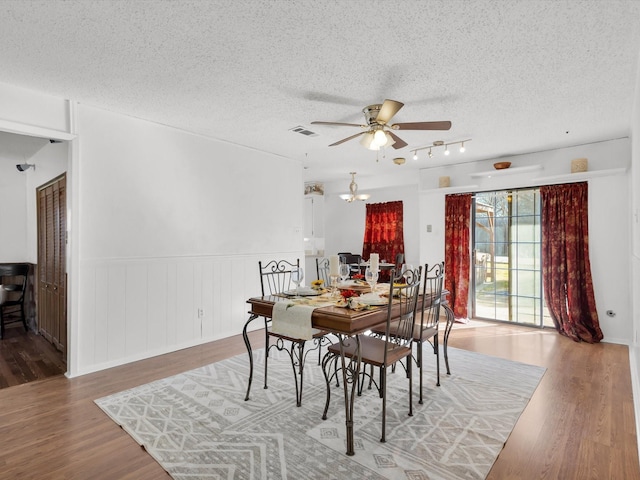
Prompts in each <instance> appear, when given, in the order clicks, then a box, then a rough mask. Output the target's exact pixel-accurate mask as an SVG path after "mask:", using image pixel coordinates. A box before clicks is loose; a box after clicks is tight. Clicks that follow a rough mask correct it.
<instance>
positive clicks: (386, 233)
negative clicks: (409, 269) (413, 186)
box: [362, 201, 404, 280]
mask: <svg viewBox="0 0 640 480" xmlns="http://www.w3.org/2000/svg"><path fill="white" fill-rule="evenodd" d="M372 253H377V254H378V255H379V256H380V261H382V260H385V261H387V262H390V263H395V261H396V254H398V253H404V223H403V219H402V201H397V202H387V203H368V204H367V215H366V219H365V227H364V242H363V245H362V258H363V259H364V260H368V259H369V255H371V254H372ZM384 273H385V272H380V274H381V277H380V280H384V279H383V278H382V276H383V274H384Z"/></svg>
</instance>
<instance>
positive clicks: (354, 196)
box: [340, 172, 371, 203]
mask: <svg viewBox="0 0 640 480" xmlns="http://www.w3.org/2000/svg"><path fill="white" fill-rule="evenodd" d="M349 174H350V175H351V183H350V184H349V193H343V194H342V195H340V198H341V199H343V200H344V201H346V202H349V203H351V202H353V201H354V200H360V201H365V200H368V199H369V197H371V195H368V194H358V184H357V183H356V172H349Z"/></svg>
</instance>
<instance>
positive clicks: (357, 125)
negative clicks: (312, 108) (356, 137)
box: [311, 122, 366, 128]
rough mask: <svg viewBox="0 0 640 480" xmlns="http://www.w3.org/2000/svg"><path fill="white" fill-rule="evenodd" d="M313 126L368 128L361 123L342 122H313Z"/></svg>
mask: <svg viewBox="0 0 640 480" xmlns="http://www.w3.org/2000/svg"><path fill="white" fill-rule="evenodd" d="M311 125H342V126H345V127H361V128H366V125H360V124H359V123H342V122H311Z"/></svg>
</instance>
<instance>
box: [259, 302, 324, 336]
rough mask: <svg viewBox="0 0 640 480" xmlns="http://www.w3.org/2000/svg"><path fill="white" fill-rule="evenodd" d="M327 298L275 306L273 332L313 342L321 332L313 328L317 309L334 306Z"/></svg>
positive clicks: (283, 303) (281, 303)
mask: <svg viewBox="0 0 640 480" xmlns="http://www.w3.org/2000/svg"><path fill="white" fill-rule="evenodd" d="M334 304H335V301H333V300H329V299H327V298H313V299H307V298H300V299H297V298H296V299H289V300H287V301H285V302H276V304H275V305H274V306H273V313H272V317H271V320H272V323H271V331H272V332H273V333H277V334H279V335H285V336H287V337H291V338H300V339H303V340H311V339H312V338H313V335H314V334H316V333H319V332H320V330H318V329H316V328H313V327H312V326H311V315H312V314H313V311H314V310H315V309H316V308H320V307H327V306H329V305H334Z"/></svg>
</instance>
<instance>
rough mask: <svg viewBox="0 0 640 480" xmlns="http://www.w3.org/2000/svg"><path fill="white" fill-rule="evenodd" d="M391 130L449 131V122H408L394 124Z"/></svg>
mask: <svg viewBox="0 0 640 480" xmlns="http://www.w3.org/2000/svg"><path fill="white" fill-rule="evenodd" d="M391 128H393V129H396V130H449V129H450V128H451V122H449V121H444V122H409V123H395V124H393V125H391Z"/></svg>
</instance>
